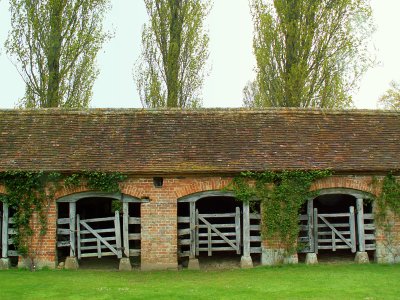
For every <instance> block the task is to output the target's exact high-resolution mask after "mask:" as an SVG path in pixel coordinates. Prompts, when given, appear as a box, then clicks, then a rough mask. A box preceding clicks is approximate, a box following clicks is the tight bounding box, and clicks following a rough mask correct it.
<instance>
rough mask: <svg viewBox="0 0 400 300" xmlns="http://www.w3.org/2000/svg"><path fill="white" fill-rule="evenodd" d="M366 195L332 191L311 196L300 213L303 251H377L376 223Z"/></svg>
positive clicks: (300, 241)
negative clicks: (312, 197) (314, 196)
mask: <svg viewBox="0 0 400 300" xmlns="http://www.w3.org/2000/svg"><path fill="white" fill-rule="evenodd" d="M367 197H368V196H367V195H363V194H361V193H356V192H354V191H345V190H339V191H338V190H329V191H325V192H324V194H321V195H319V196H318V197H316V198H314V199H311V200H309V201H308V203H307V208H305V209H304V210H303V212H302V214H301V215H300V236H299V244H300V245H301V246H302V247H301V251H300V252H305V253H307V252H314V253H325V254H326V253H333V252H337V251H339V252H341V253H355V252H357V251H360V252H365V251H372V250H375V225H374V219H373V214H372V205H371V203H370V201H365V200H366V199H367Z"/></svg>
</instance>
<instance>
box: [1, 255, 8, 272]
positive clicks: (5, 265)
mask: <svg viewBox="0 0 400 300" xmlns="http://www.w3.org/2000/svg"><path fill="white" fill-rule="evenodd" d="M9 268H10V259H9V258H1V259H0V270H8V269H9Z"/></svg>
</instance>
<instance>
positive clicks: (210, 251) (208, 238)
mask: <svg viewBox="0 0 400 300" xmlns="http://www.w3.org/2000/svg"><path fill="white" fill-rule="evenodd" d="M211 235H212V231H211V227H210V226H207V241H208V256H212V236H211Z"/></svg>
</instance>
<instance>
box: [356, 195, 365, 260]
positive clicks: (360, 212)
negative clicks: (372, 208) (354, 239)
mask: <svg viewBox="0 0 400 300" xmlns="http://www.w3.org/2000/svg"><path fill="white" fill-rule="evenodd" d="M357 228H358V251H360V252H364V251H365V238H364V234H365V231H364V200H363V199H362V198H358V199H357Z"/></svg>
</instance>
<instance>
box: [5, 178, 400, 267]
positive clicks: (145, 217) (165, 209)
mask: <svg viewBox="0 0 400 300" xmlns="http://www.w3.org/2000/svg"><path fill="white" fill-rule="evenodd" d="M230 179H231V178H228V177H206V176H203V177H194V176H188V177H185V178H182V177H179V178H178V177H165V178H164V184H163V187H162V188H155V187H154V185H153V178H152V177H148V178H135V177H130V178H129V179H128V180H127V181H125V182H124V183H123V184H122V185H121V189H122V192H123V193H124V194H127V195H131V196H133V197H137V198H149V199H150V201H149V202H148V203H143V204H142V205H141V218H142V225H141V226H142V228H141V233H142V242H141V244H142V256H141V263H142V266H143V268H144V269H152V268H157V269H159V268H176V267H177V200H178V199H179V198H181V197H184V196H187V195H190V194H193V193H197V192H202V191H211V190H220V189H222V188H224V187H225V186H226V185H227V184H228V183H229V182H230ZM371 181H372V177H370V176H356V177H354V176H351V177H350V176H349V177H345V176H341V177H340V176H335V177H330V178H326V179H322V180H319V181H318V182H316V183H315V184H313V186H312V190H320V189H327V188H351V189H356V190H360V191H364V192H368V193H372V194H376V193H377V191H376V190H373V188H372V186H371ZM83 191H87V189H86V187H84V186H81V187H78V188H64V189H62V190H60V191H59V192H58V193H57V194H56V197H55V200H56V199H58V198H60V197H62V196H66V195H70V194H73V193H78V192H83ZM2 192H3V193H4V188H3V187H1V186H0V193H2ZM56 219H57V205H56V201H54V202H52V203H50V206H49V208H48V230H47V233H46V235H45V236H43V237H41V238H38V236H37V235H35V237H34V239H33V247H32V248H33V249H34V250H36V252H37V259H39V260H44V261H47V262H53V263H55V262H56V227H57V226H56ZM34 228H35V229H37V230H39V225H38V224H37V222H35V225H34ZM396 230H399V232H400V222H397V223H396ZM382 238H383V237H381V236H378V239H379V240H380V239H382ZM263 246H264V247H265V248H270V249H273V248H275V247H277V246H278V244H277V243H276V242H274V241H264V242H263Z"/></svg>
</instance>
